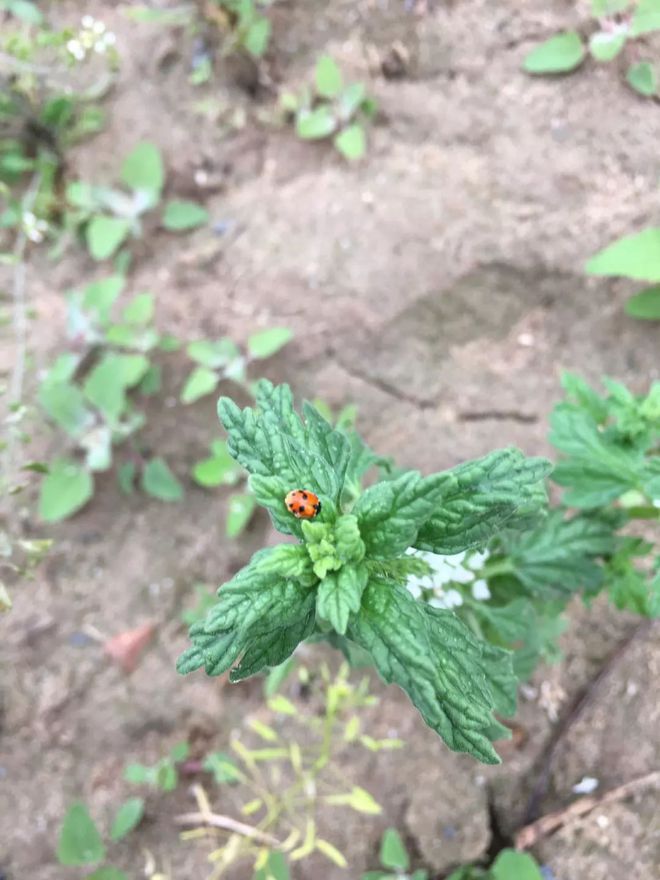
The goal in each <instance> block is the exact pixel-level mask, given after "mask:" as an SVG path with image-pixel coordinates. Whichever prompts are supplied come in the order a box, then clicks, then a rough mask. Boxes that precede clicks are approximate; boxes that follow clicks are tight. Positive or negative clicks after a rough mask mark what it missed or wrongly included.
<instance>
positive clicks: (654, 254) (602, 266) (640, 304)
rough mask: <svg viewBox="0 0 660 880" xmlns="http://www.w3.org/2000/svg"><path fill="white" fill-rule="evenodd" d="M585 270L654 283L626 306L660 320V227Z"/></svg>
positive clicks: (617, 245) (617, 246)
mask: <svg viewBox="0 0 660 880" xmlns="http://www.w3.org/2000/svg"><path fill="white" fill-rule="evenodd" d="M659 15H660V13H659ZM585 269H586V271H587V272H588V273H589V274H590V275H604V276H609V277H621V278H631V279H633V280H634V281H646V282H650V286H649V287H646V288H644V290H642V291H640V292H639V293H638V294H636V295H635V296H632V297H631V298H630V299H629V300H628V301H627V302H626V305H625V309H626V312H627V313H628V314H629V315H631V316H632V317H633V318H642V319H644V320H649V321H657V320H660V227H653V226H652V227H650V228H648V229H643V230H642V231H641V232H638V233H635V234H633V235H626V236H624V237H623V238H619V239H617V240H616V241H614V242H613V243H612V244H610V245H609V246H608V247H606V248H605V249H604V250H602V251H600V252H599V253H597V254H596V255H595V256H593V257H592V258H591V259H590V260H589V261H588V262H587V264H586V266H585Z"/></svg>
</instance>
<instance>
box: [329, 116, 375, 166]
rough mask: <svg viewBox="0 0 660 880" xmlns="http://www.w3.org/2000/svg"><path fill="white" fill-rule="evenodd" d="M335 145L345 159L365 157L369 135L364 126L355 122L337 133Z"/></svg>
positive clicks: (355, 159) (352, 159)
mask: <svg viewBox="0 0 660 880" xmlns="http://www.w3.org/2000/svg"><path fill="white" fill-rule="evenodd" d="M334 145H335V147H336V148H337V149H338V150H339V152H340V153H341V154H342V156H343V157H344V159H348V160H349V161H350V162H356V161H357V160H359V159H363V158H364V156H365V155H366V152H367V136H366V134H365V131H364V126H362V125H360V123H359V122H355V123H353V125H349V126H347V127H346V128H344V129H342V130H341V131H340V132H339V134H337V135H335V139H334Z"/></svg>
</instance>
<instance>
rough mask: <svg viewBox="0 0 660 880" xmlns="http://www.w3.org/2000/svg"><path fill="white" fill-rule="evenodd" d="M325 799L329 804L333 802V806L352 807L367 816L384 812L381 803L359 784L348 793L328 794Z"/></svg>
mask: <svg viewBox="0 0 660 880" xmlns="http://www.w3.org/2000/svg"><path fill="white" fill-rule="evenodd" d="M324 800H325V802H326V803H327V804H331V805H332V806H336V807H350V808H351V809H352V810H355V811H356V812H357V813H364V814H366V815H367V816H378V815H379V814H380V813H382V812H383V809H382V807H381V806H380V804H379V803H378V802H377V801H375V800H374V798H373V797H372V796H371V795H370V794H369V792H368V791H365V789H364V788H360V786H359V785H354V786H353V788H352V789H351V790H350V791H349V792H347V793H346V794H330V795H326V797H325V798H324Z"/></svg>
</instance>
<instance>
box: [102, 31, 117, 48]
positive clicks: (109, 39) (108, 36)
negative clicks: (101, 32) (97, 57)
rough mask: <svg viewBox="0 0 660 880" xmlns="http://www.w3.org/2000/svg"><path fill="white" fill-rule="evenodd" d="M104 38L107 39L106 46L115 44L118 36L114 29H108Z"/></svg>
mask: <svg viewBox="0 0 660 880" xmlns="http://www.w3.org/2000/svg"><path fill="white" fill-rule="evenodd" d="M103 39H104V40H105V45H106V46H114V45H115V43H116V42H117V37H116V35H115V34H113V32H112V31H108V32H107V34H106V35H105V37H104V38H103Z"/></svg>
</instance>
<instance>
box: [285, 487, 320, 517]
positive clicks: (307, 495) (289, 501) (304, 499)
mask: <svg viewBox="0 0 660 880" xmlns="http://www.w3.org/2000/svg"><path fill="white" fill-rule="evenodd" d="M284 503H285V504H286V506H287V507H288V508H289V510H290V511H291V513H292V514H293V515H294V516H295V517H296V518H297V519H314V517H315V516H316V515H317V514H318V513H319V511H320V510H321V502H320V501H319V496H318V495H315V494H314V493H313V492H307V491H306V490H305V489H293V490H292V491H291V492H289V494H288V495H287V496H286V498H285V499H284Z"/></svg>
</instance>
